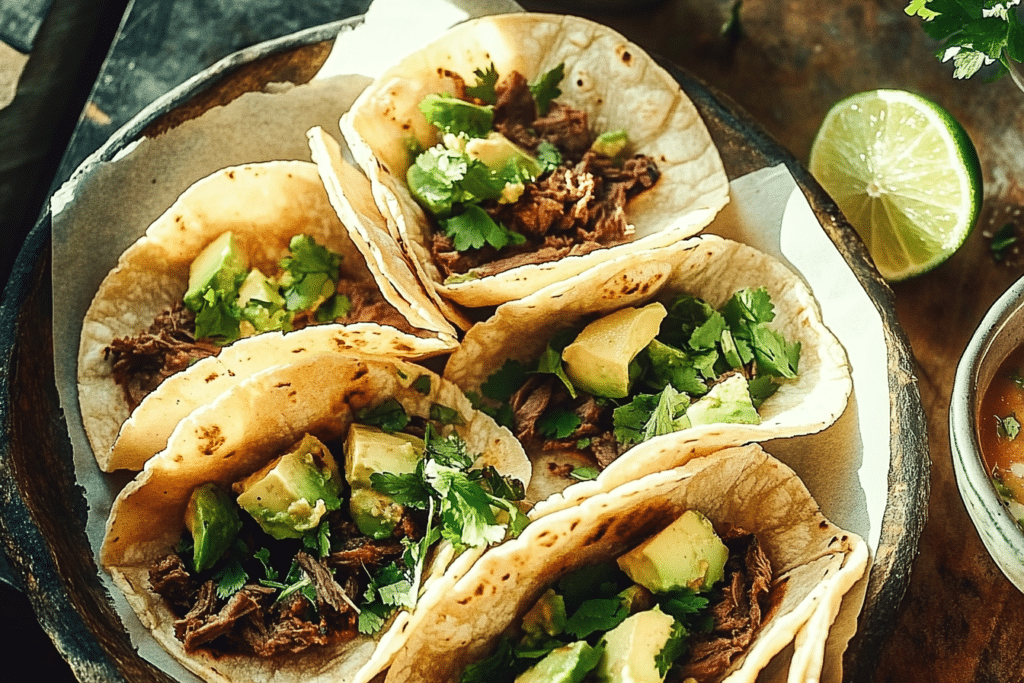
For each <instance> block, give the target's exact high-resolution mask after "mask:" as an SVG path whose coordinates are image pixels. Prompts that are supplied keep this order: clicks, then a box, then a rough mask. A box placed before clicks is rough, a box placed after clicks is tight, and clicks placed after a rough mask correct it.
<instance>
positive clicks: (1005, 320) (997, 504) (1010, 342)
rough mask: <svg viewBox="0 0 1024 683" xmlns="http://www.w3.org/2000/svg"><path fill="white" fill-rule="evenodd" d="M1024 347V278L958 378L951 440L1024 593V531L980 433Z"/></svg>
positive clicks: (964, 492) (1003, 559) (991, 545)
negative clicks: (1011, 359) (1010, 361)
mask: <svg viewBox="0 0 1024 683" xmlns="http://www.w3.org/2000/svg"><path fill="white" fill-rule="evenodd" d="M1021 344H1024V278H1021V279H1020V280H1017V282H1015V283H1014V284H1013V286H1012V287H1010V288H1009V289H1008V290H1006V292H1005V293H1004V294H1003V295H1002V296H1001V297H999V299H998V300H997V301H996V302H995V303H994V304H993V305H992V307H991V308H990V309H989V310H988V313H986V314H985V318H984V319H983V320H982V321H981V324H980V325H979V326H978V329H977V330H976V331H975V332H974V336H973V337H972V338H971V341H970V343H969V344H968V345H967V349H966V350H965V351H964V355H963V357H962V358H961V359H960V364H959V365H958V366H957V369H956V376H955V377H954V379H953V393H952V396H951V397H950V405H949V442H950V446H951V449H952V452H953V470H954V472H955V473H956V483H957V487H958V488H959V489H960V497H961V498H963V501H964V505H966V506H967V512H968V514H969V515H970V516H971V521H972V522H974V526H975V528H976V529H977V530H978V534H979V535H980V536H981V540H982V542H983V543H984V544H985V547H986V548H987V549H988V552H989V555H991V556H992V559H993V560H995V563H996V564H997V565H998V566H999V569H1000V570H1002V572H1003V574H1005V575H1006V578H1008V579H1009V580H1010V581H1011V582H1012V583H1013V585H1015V586H1016V587H1017V588H1018V589H1019V590H1021V591H1022V592H1024V531H1022V530H1021V528H1020V527H1019V526H1018V525H1017V523H1016V521H1015V520H1014V518H1013V516H1012V515H1011V514H1010V512H1009V511H1008V510H1007V509H1006V506H1005V505H1004V504H1003V502H1002V499H1001V498H1000V497H999V494H998V493H997V492H996V488H995V485H994V484H993V483H992V479H991V477H990V474H989V472H988V469H987V468H986V466H985V461H984V459H983V458H982V453H981V441H980V437H979V434H978V413H979V411H980V409H981V401H982V397H983V396H984V395H985V390H986V389H987V388H988V385H989V383H990V382H991V381H992V378H993V377H994V376H995V373H996V371H997V370H998V369H999V366H1000V365H1001V364H1002V362H1003V361H1004V360H1005V359H1006V357H1007V356H1008V355H1009V354H1010V353H1011V352H1012V351H1013V350H1014V349H1015V348H1017V347H1018V346H1020V345H1021Z"/></svg>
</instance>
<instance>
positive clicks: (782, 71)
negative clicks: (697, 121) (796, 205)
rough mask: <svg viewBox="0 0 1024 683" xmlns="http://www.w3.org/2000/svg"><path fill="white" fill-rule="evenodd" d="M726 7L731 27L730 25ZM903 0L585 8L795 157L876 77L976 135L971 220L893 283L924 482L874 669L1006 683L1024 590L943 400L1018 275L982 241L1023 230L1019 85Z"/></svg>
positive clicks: (1023, 134)
mask: <svg viewBox="0 0 1024 683" xmlns="http://www.w3.org/2000/svg"><path fill="white" fill-rule="evenodd" d="M525 4H530V5H532V4H533V3H525ZM734 5H737V6H738V7H739V27H738V28H739V30H738V31H736V30H733V31H729V32H727V33H724V34H723V32H722V26H723V25H725V24H726V22H727V21H728V20H729V18H730V15H731V12H732V9H733V6H734ZM905 6H906V2H905V0H840V1H837V2H829V3H818V2H815V3H812V2H800V1H799V0H742V4H740V3H739V2H738V0H671V1H669V2H665V3H662V4H659V5H657V6H655V7H653V8H651V9H649V10H646V11H644V12H642V13H638V14H634V15H632V16H625V15H620V16H615V15H612V14H608V13H606V14H601V15H598V14H593V13H592V14H591V16H593V17H594V18H597V19H599V20H602V21H604V22H605V23H608V24H610V25H612V26H614V27H616V28H618V29H619V30H620V31H621V32H623V33H624V34H625V35H627V36H628V37H630V38H631V39H633V40H634V41H636V42H637V43H639V44H640V45H641V46H643V47H645V48H647V49H648V50H650V51H652V52H654V53H657V54H660V55H662V56H664V57H666V58H668V59H670V60H672V61H674V62H676V63H677V64H679V65H681V66H683V67H685V68H687V69H689V70H690V71H692V72H694V73H696V74H697V75H698V76H700V77H701V78H703V79H704V80H705V81H707V82H708V83H710V84H711V85H713V86H714V87H716V88H718V89H719V90H722V91H724V92H725V93H726V94H728V95H730V96H731V97H732V98H733V99H735V100H736V101H737V102H738V103H739V104H740V105H741V106H743V107H744V108H745V109H747V111H749V112H750V113H751V114H752V115H753V116H754V117H755V118H757V119H758V120H759V121H760V122H761V123H762V124H763V125H764V126H765V128H767V129H768V131H769V132H770V133H771V134H772V135H774V136H775V137H776V138H777V139H778V140H779V141H780V142H781V143H782V144H783V145H785V146H786V147H788V148H789V149H790V150H791V151H793V153H794V154H795V155H796V156H797V157H798V158H800V159H801V160H803V161H804V162H806V160H807V156H808V153H809V151H810V147H811V142H812V141H813V139H814V135H815V132H816V131H817V129H818V126H819V125H820V124H821V121H822V119H823V118H824V116H825V113H826V112H827V111H828V109H829V108H830V107H831V106H832V105H833V104H834V103H835V102H836V101H838V100H839V99H841V98H843V97H845V96H847V95H850V94H853V93H855V92H859V91H862V90H871V89H875V88H900V89H904V90H910V91H914V92H917V93H920V94H922V95H925V96H927V97H929V98H930V99H932V100H934V101H936V102H938V103H939V104H941V105H942V106H943V107H945V108H946V109H947V110H948V111H950V112H951V113H952V114H953V115H954V117H955V118H956V119H957V120H958V121H960V123H961V124H962V125H963V126H964V128H965V129H966V130H967V133H968V134H969V135H970V137H971V139H972V140H973V141H974V144H975V147H976V148H977V151H978V156H979V157H980V159H981V165H982V172H983V177H984V182H985V196H984V204H983V209H982V213H981V217H980V219H979V222H978V225H977V228H976V229H975V231H974V233H973V234H972V235H971V237H970V238H969V239H968V241H967V243H966V244H965V245H964V246H963V247H962V248H961V249H960V251H958V252H957V253H956V254H955V255H954V256H953V257H952V258H951V259H950V260H949V261H947V262H946V263H945V264H943V265H942V266H940V267H938V268H936V269H935V270H933V271H932V272H930V273H927V274H925V275H922V276H920V277H918V278H916V279H914V280H911V281H908V282H904V283H899V284H896V285H894V286H893V290H894V292H895V295H896V303H897V314H898V317H899V320H900V323H901V324H902V326H903V327H904V329H905V331H906V333H907V335H908V337H909V339H910V342H911V346H912V348H913V351H914V355H915V356H916V358H917V361H918V366H919V371H918V379H919V385H920V391H921V395H922V400H923V403H924V406H925V411H926V413H927V418H928V438H929V441H930V449H931V457H932V473H931V477H932V480H931V500H930V504H929V509H928V514H929V519H928V522H927V524H926V526H925V529H924V533H923V535H922V538H921V542H920V553H919V556H918V557H917V559H916V561H915V562H914V565H913V573H912V575H911V580H910V587H909V589H908V592H907V594H906V596H905V598H904V600H903V604H902V606H901V608H900V613H899V619H898V622H897V626H896V631H895V633H894V634H893V637H892V638H891V640H890V641H889V642H888V644H887V645H886V647H885V648H884V650H883V651H882V652H881V653H880V657H879V667H878V672H877V674H876V676H875V680H876V681H878V682H879V683H882V682H886V683H888V682H896V681H898V682H900V683H913V682H916V681H928V682H929V683H932V682H947V681H948V682H950V683H953V682H955V683H965V682H969V681H976V682H979V683H980V682H986V683H997V682H998V683H1011V682H1013V681H1021V680H1024V595H1022V594H1021V593H1020V592H1019V591H1018V590H1017V589H1016V588H1015V587H1014V586H1013V585H1012V584H1011V583H1010V582H1009V581H1008V580H1007V579H1006V578H1005V577H1004V576H1003V575H1002V574H1001V573H1000V571H999V569H998V568H997V567H996V566H995V564H994V563H993V562H992V560H991V559H990V558H989V556H988V554H987V553H986V551H985V548H984V546H983V545H982V543H981V540H980V538H979V537H978V534H977V532H976V531H975V529H974V527H973V526H972V524H971V520H970V518H969V517H968V515H967V511H966V509H965V507H964V505H963V502H962V501H961V499H960V495H959V492H958V490H957V487H956V483H955V480H954V476H953V466H952V460H951V455H950V446H949V435H948V424H947V421H948V418H947V413H948V408H949V397H950V392H951V389H952V384H953V375H954V372H955V370H956V364H957V362H958V360H959V358H960V356H961V354H962V353H963V350H964V348H965V347H966V345H967V342H968V340H969V339H970V336H971V334H972V332H973V330H974V329H975V327H976V326H977V325H978V323H979V322H980V321H981V318H982V317H983V315H984V313H985V311H986V310H987V309H988V307H989V306H990V305H991V304H992V303H993V302H994V301H995V299H996V298H997V297H998V296H999V295H1000V294H1001V293H1002V292H1003V291H1004V290H1005V289H1006V288H1008V287H1009V286H1010V285H1011V284H1012V283H1013V282H1014V281H1015V280H1016V279H1017V278H1018V277H1020V276H1021V274H1022V273H1024V259H1017V260H1016V262H1011V263H996V262H995V261H994V260H993V258H992V257H991V255H990V251H989V242H990V240H989V237H990V235H991V232H992V231H994V230H997V229H999V228H1000V227H1002V226H1003V225H1005V224H1007V223H1015V224H1017V225H1018V226H1020V227H1024V225H1021V217H1020V213H1021V204H1022V201H1024V190H1022V187H1021V185H1022V182H1024V93H1022V92H1020V91H1019V90H1018V89H1017V88H1016V87H1015V86H1014V85H1013V83H1012V82H1011V81H1010V79H1009V78H1008V77H1007V78H1004V79H1002V80H1000V81H997V82H994V83H993V82H985V81H983V80H981V79H980V78H978V77H975V78H974V79H971V80H959V81H958V80H954V79H953V77H952V65H951V64H942V63H940V62H939V61H938V60H937V59H936V58H935V51H936V49H937V45H936V43H934V42H933V41H932V40H931V39H930V38H928V37H927V35H926V34H925V33H924V31H923V30H922V29H921V27H920V23H919V20H917V19H916V18H911V17H908V16H906V14H905V13H904V12H903V8H904V7H905Z"/></svg>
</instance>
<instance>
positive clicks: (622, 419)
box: [612, 394, 661, 447]
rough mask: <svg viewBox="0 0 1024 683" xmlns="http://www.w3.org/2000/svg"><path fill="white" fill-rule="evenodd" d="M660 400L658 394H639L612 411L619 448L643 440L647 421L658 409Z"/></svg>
mask: <svg viewBox="0 0 1024 683" xmlns="http://www.w3.org/2000/svg"><path fill="white" fill-rule="evenodd" d="M660 398H661V396H660V395H659V394H639V395H637V396H635V397H634V398H633V400H632V401H630V402H629V403H627V404H625V405H622V406H619V407H618V408H616V409H615V410H613V411H612V424H613V425H614V434H615V440H616V441H618V442H619V445H620V446H624V447H625V446H631V445H633V444H638V443H640V442H641V441H643V440H644V429H645V427H646V425H647V421H648V420H650V419H651V415H652V414H653V413H654V410H655V408H657V407H658V402H659V400H660Z"/></svg>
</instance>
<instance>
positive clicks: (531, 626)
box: [522, 588, 566, 643]
mask: <svg viewBox="0 0 1024 683" xmlns="http://www.w3.org/2000/svg"><path fill="white" fill-rule="evenodd" d="M565 622H566V614H565V599H564V598H563V597H562V596H561V595H559V594H558V593H556V592H555V591H554V590H552V589H550V588H549V589H548V590H547V591H546V592H545V593H544V595H542V596H540V599H539V600H537V603H536V604H535V605H534V606H533V607H531V608H530V611H529V612H527V613H526V614H524V615H523V622H522V627H523V633H525V634H526V637H525V638H524V640H525V641H527V642H529V643H540V642H542V641H544V640H546V639H547V638H548V637H551V636H557V635H558V634H559V633H561V632H562V631H564V630H565Z"/></svg>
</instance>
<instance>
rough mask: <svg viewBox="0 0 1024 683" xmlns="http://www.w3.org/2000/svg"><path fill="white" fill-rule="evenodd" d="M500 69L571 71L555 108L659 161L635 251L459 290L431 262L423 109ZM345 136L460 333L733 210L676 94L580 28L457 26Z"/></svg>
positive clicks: (641, 200)
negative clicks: (412, 186)
mask: <svg viewBox="0 0 1024 683" xmlns="http://www.w3.org/2000/svg"><path fill="white" fill-rule="evenodd" d="M491 64H493V65H494V67H495V68H496V71H497V73H498V75H499V77H504V76H505V75H507V74H508V73H509V72H511V71H513V70H517V71H519V72H520V73H522V74H523V75H524V76H525V77H526V78H527V79H528V80H533V79H535V78H537V77H538V76H540V75H541V74H544V73H546V72H547V71H549V70H550V69H552V68H554V67H556V66H557V65H559V64H564V65H565V78H564V79H563V81H562V84H561V86H560V87H561V90H562V94H561V95H560V96H558V97H557V98H556V100H557V101H559V102H562V103H564V104H567V105H569V106H572V107H574V108H576V109H581V110H583V111H585V112H586V113H587V114H588V117H589V122H590V125H591V126H593V127H594V129H595V132H597V133H600V132H606V131H616V130H625V131H626V132H627V133H628V135H629V139H630V141H631V143H632V145H633V147H634V148H635V150H636V151H637V152H639V153H643V154H646V155H648V156H649V157H651V158H653V159H654V160H655V162H656V163H657V165H658V169H659V171H660V172H661V177H660V178H659V180H658V181H657V182H656V183H655V184H654V186H653V187H652V188H650V189H648V190H647V191H645V192H643V193H641V194H639V195H638V196H637V197H635V198H634V199H633V200H632V201H631V202H630V203H629V204H628V205H627V207H626V218H627V221H628V223H630V224H632V225H633V226H635V229H636V232H635V234H634V236H633V239H632V241H630V242H627V243H625V244H620V245H617V246H614V247H609V248H601V249H597V250H595V251H592V252H590V253H588V254H586V255H582V256H570V257H566V258H562V259H560V260H558V261H554V262H549V263H540V264H532V265H522V266H518V267H515V268H512V269H511V270H507V271H505V272H502V273H498V274H495V275H488V276H486V277H480V278H478V279H469V280H467V281H462V282H459V283H457V284H444V283H443V279H442V275H441V273H440V271H439V270H438V268H437V266H436V265H435V263H434V261H433V257H432V256H431V253H430V244H431V240H432V234H433V231H434V228H433V226H432V222H431V220H432V219H428V216H427V215H426V214H425V213H424V211H423V209H422V208H421V207H420V206H419V205H418V204H417V203H416V201H415V199H414V198H413V196H412V194H411V193H410V192H409V189H408V186H407V184H406V180H405V176H406V171H407V169H408V168H409V166H410V164H411V163H412V161H413V157H412V153H411V152H410V151H409V150H410V149H411V148H413V147H415V146H416V145H419V146H420V147H421V148H424V149H425V148H427V147H430V146H432V145H434V144H435V143H436V142H438V137H437V133H436V131H435V129H434V128H433V126H431V125H430V124H429V123H428V122H427V120H426V118H425V117H424V116H423V114H422V113H421V112H420V110H419V103H420V101H421V100H422V99H423V98H424V97H425V96H426V95H428V94H431V93H452V92H453V91H454V88H455V81H454V80H453V79H452V78H450V77H448V76H447V75H446V71H450V72H454V73H456V74H458V75H459V76H461V77H462V78H463V79H465V80H466V81H467V82H468V83H470V84H472V82H473V81H472V79H473V74H474V71H476V70H478V69H479V70H481V71H485V70H487V68H488V67H489V66H490V65H491ZM341 129H342V132H343V134H344V135H345V140H346V142H347V143H348V145H349V147H350V149H351V150H352V154H353V156H354V157H355V159H356V161H357V163H358V164H359V165H360V166H361V167H362V168H363V170H364V172H365V173H366V174H367V175H368V176H369V178H370V180H371V181H372V182H373V191H374V197H375V198H376V200H377V204H378V206H379V207H380V209H381V214H383V215H384V216H385V217H386V218H387V219H388V228H389V230H390V231H391V233H392V236H393V237H394V239H396V240H398V241H399V242H400V243H401V245H402V246H403V248H404V249H405V250H406V252H407V253H408V254H409V256H410V258H411V260H412V262H413V264H414V265H415V266H416V268H417V272H418V273H419V275H420V277H421V278H422V279H423V281H424V282H425V284H426V286H427V287H428V291H430V292H431V293H432V294H433V295H434V297H435V300H436V301H437V302H438V304H439V305H440V306H441V307H442V310H443V311H444V312H445V314H446V315H448V316H449V317H450V318H451V319H452V320H454V321H456V322H458V323H459V324H460V325H462V326H463V327H465V318H464V316H463V314H462V313H461V312H460V311H459V309H458V306H459V305H461V306H471V307H472V306H489V305H496V304H500V303H503V302H505V301H510V300H513V299H518V298H521V297H523V296H526V295H528V294H530V293H531V292H534V291H536V290H538V289H540V288H541V287H543V286H545V285H548V284H551V283H554V282H559V281H561V280H563V279H565V278H567V277H570V276H572V275H575V274H576V273H579V272H582V271H583V270H585V269H586V268H589V267H591V266H593V265H595V264H597V263H600V262H602V261H606V260H609V259H612V258H615V257H616V256H618V255H620V254H622V253H624V252H629V251H636V250H640V249H649V248H653V247H657V246H662V245H666V244H670V243H672V242H674V241H677V240H680V239H683V238H685V237H688V236H690V235H693V234H695V233H696V232H698V231H700V230H701V229H702V228H703V227H704V226H706V225H707V224H708V223H710V222H711V220H712V219H713V218H714V216H715V214H716V213H717V212H718V211H719V210H720V209H721V208H722V207H723V206H724V205H725V204H726V203H727V201H728V192H729V185H728V180H727V178H726V175H725V172H724V170H723V167H722V162H721V158H720V157H719V155H718V150H717V148H716V147H715V145H714V143H713V141H712V140H711V136H710V134H709V133H708V131H707V128H706V127H705V126H704V122H703V121H702V120H701V118H700V115H699V114H698V113H697V110H696V108H695V107H694V105H693V103H692V102H691V101H690V100H689V98H688V97H687V96H686V95H685V94H684V93H683V92H682V90H681V89H680V88H679V85H678V83H676V81H675V80H674V79H673V78H672V77H671V76H670V75H669V74H668V72H666V71H665V70H664V69H662V68H661V67H660V66H658V65H657V64H656V63H655V62H654V60H653V59H652V58H651V57H650V56H649V55H647V54H646V53H645V52H644V51H643V50H641V49H640V48H639V47H638V46H636V45H634V44H632V43H630V42H629V41H627V40H626V39H625V38H624V37H622V36H621V35H619V34H618V33H616V32H614V31H612V30H611V29H609V28H607V27H605V26H601V25H600V24H596V23H593V22H591V21H588V20H586V19H581V18H578V17H571V16H558V15H549V14H529V13H520V14H510V15H499V16H490V17H483V18H480V19H477V20H474V21H470V22H467V23H465V24H462V25H459V26H457V27H455V28H454V29H452V30H451V31H449V32H448V33H446V34H445V35H444V36H442V37H441V38H439V39H438V40H436V41H435V42H433V43H431V44H430V45H428V46H427V47H425V48H423V49H421V50H418V51H417V52H414V53H412V54H411V55H409V56H408V57H406V58H405V59H404V60H403V61H402V62H400V63H399V64H398V65H396V66H394V67H392V68H391V69H389V70H388V71H387V72H385V73H384V74H383V75H382V76H381V77H380V78H378V79H377V80H376V81H375V82H374V83H373V84H371V85H370V86H369V87H368V88H367V89H366V90H365V91H364V92H363V94H362V95H360V97H359V98H358V99H357V100H356V102H355V103H354V104H353V106H352V108H351V110H350V111H349V112H347V113H346V114H345V115H344V116H343V118H342V120H341ZM410 138H415V140H411V139H410ZM411 143H415V144H411ZM449 300H450V301H449Z"/></svg>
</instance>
